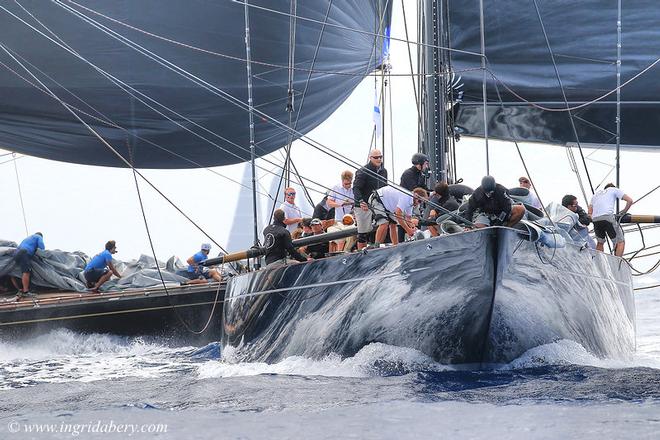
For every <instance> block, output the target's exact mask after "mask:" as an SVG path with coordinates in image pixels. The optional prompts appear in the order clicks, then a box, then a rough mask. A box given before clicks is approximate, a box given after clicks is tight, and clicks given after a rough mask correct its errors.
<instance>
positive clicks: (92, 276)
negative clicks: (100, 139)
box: [83, 267, 108, 283]
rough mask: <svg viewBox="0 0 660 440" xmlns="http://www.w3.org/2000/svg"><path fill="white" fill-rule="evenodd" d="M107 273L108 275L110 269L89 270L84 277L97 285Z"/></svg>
mask: <svg viewBox="0 0 660 440" xmlns="http://www.w3.org/2000/svg"><path fill="white" fill-rule="evenodd" d="M106 273H108V268H107V267H104V268H103V269H88V270H86V271H85V272H84V273H83V275H85V279H86V280H87V282H88V283H95V282H97V281H98V280H99V279H100V278H101V277H102V276H103V275H105V274H106Z"/></svg>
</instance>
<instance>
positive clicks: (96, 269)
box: [83, 240, 121, 293]
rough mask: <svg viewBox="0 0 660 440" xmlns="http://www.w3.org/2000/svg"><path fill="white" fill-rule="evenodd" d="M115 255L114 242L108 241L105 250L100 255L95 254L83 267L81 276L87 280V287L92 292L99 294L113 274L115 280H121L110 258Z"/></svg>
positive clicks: (115, 247)
mask: <svg viewBox="0 0 660 440" xmlns="http://www.w3.org/2000/svg"><path fill="white" fill-rule="evenodd" d="M116 253H117V245H116V243H115V241H114V240H110V241H108V242H107V243H106V244H105V250H104V251H103V252H101V253H100V254H96V255H95V256H94V258H92V259H91V260H90V262H89V263H87V266H85V271H84V272H83V275H84V276H85V280H87V287H88V288H90V289H92V292H94V293H99V292H100V291H99V289H100V288H101V286H102V285H103V283H105V282H106V281H108V280H109V279H110V277H112V275H113V274H114V275H115V276H116V277H117V278H121V275H120V274H119V272H117V269H115V266H114V264H112V256H113V255H114V254H116Z"/></svg>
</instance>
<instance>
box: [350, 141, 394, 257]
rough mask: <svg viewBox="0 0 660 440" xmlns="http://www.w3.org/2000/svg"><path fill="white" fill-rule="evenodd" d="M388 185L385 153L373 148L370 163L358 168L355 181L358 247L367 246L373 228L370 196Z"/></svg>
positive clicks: (354, 193)
mask: <svg viewBox="0 0 660 440" xmlns="http://www.w3.org/2000/svg"><path fill="white" fill-rule="evenodd" d="M385 185H387V170H386V169H385V168H384V167H383V153H381V152H380V150H372V151H371V153H370V154H369V163H367V164H366V165H365V166H363V167H362V168H360V169H359V170H357V172H356V173H355V180H354V181H353V195H354V196H355V222H356V223H357V228H358V245H357V246H358V249H364V248H365V247H367V240H368V237H369V233H370V232H371V229H372V224H371V223H372V221H373V218H372V213H371V210H370V209H369V204H368V202H369V196H371V194H372V193H373V192H374V191H375V190H377V189H379V188H382V187H384V186H385Z"/></svg>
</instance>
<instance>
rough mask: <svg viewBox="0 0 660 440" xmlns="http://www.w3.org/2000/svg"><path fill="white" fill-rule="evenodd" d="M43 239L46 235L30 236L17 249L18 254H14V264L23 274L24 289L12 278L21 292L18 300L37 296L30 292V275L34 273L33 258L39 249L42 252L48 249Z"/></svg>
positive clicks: (39, 233) (38, 233)
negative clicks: (22, 297) (23, 297)
mask: <svg viewBox="0 0 660 440" xmlns="http://www.w3.org/2000/svg"><path fill="white" fill-rule="evenodd" d="M43 237H44V235H43V234H42V233H41V232H37V233H36V234H32V235H30V236H29V237H27V238H26V239H25V240H23V241H21V244H19V245H18V248H16V252H14V262H15V263H16V264H17V265H18V266H19V267H20V268H21V272H22V274H23V275H22V277H21V282H22V284H23V285H22V288H21V287H19V286H18V282H17V281H16V280H15V279H14V278H12V282H13V283H14V286H15V287H16V288H17V289H18V290H19V292H18V298H20V297H21V296H36V294H34V293H32V292H30V274H31V273H32V258H34V254H35V253H36V252H37V249H41V250H42V251H43V250H45V249H46V246H45V245H44V239H43Z"/></svg>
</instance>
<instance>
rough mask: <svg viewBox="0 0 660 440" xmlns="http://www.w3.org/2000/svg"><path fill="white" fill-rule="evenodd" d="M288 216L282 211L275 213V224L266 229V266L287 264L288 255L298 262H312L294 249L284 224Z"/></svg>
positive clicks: (277, 210) (278, 210)
mask: <svg viewBox="0 0 660 440" xmlns="http://www.w3.org/2000/svg"><path fill="white" fill-rule="evenodd" d="M285 217H286V215H285V214H284V211H283V210H281V209H276V210H275V212H273V223H272V224H270V225H268V226H266V229H264V247H265V248H266V255H265V257H266V266H275V265H279V264H287V263H288V262H290V260H287V258H286V257H287V254H288V255H290V256H291V257H292V258H293V259H295V260H298V261H308V260H309V261H311V258H305V257H304V256H302V255H301V254H300V252H298V251H297V250H296V248H294V247H293V242H292V241H291V233H290V232H289V231H288V229H287V228H286V225H285V224H284V219H285Z"/></svg>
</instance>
